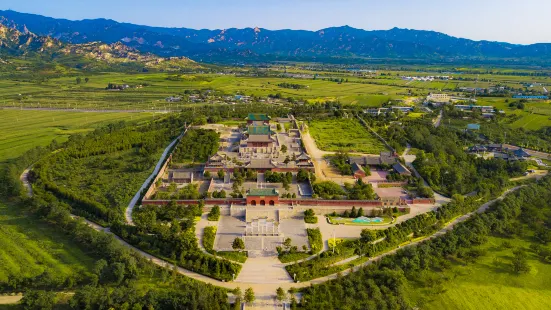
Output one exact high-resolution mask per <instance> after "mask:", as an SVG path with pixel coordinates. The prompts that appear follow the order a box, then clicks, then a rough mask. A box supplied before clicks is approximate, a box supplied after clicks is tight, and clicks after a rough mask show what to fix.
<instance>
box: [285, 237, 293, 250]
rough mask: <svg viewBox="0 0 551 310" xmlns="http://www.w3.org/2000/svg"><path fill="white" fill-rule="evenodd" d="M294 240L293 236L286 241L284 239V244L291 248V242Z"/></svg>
mask: <svg viewBox="0 0 551 310" xmlns="http://www.w3.org/2000/svg"><path fill="white" fill-rule="evenodd" d="M292 242H293V240H291V238H287V239H285V241H283V246H284V247H285V248H286V249H287V250H289V248H290V247H291V243H292Z"/></svg>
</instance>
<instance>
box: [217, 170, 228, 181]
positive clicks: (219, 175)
mask: <svg viewBox="0 0 551 310" xmlns="http://www.w3.org/2000/svg"><path fill="white" fill-rule="evenodd" d="M225 175H226V173H225V172H224V170H222V169H220V170H218V178H219V179H220V180H222V179H224V176H225Z"/></svg>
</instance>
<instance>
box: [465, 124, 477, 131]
mask: <svg viewBox="0 0 551 310" xmlns="http://www.w3.org/2000/svg"><path fill="white" fill-rule="evenodd" d="M467 129H469V130H480V124H468V125H467Z"/></svg>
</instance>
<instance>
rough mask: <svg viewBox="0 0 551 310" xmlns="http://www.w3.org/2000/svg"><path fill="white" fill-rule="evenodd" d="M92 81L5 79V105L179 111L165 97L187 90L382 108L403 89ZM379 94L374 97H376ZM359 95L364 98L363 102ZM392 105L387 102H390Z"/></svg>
mask: <svg viewBox="0 0 551 310" xmlns="http://www.w3.org/2000/svg"><path fill="white" fill-rule="evenodd" d="M88 78H89V81H88V82H84V81H83V82H81V83H80V84H77V83H76V80H75V77H61V78H52V79H49V80H47V81H41V82H35V83H33V82H20V81H13V80H4V81H2V82H1V83H0V85H1V86H2V88H1V90H0V106H9V107H21V106H23V107H58V108H86V109H92V108H95V109H97V108H107V109H146V110H162V109H165V108H166V109H177V108H178V107H179V106H180V107H181V106H182V103H179V104H178V103H166V102H165V100H164V99H165V98H166V97H169V96H175V95H179V94H182V93H183V92H184V91H185V90H206V89H210V90H216V91H219V92H223V93H225V94H228V95H234V94H238V93H239V94H246V95H254V96H268V95H270V94H277V93H279V94H281V95H282V96H283V97H294V98H302V99H309V98H310V99H313V98H327V97H334V98H336V99H343V100H344V101H346V102H358V103H361V104H366V105H374V106H379V105H380V103H381V102H382V101H381V98H380V97H383V99H384V98H386V97H391V96H392V97H396V95H397V94H398V93H400V92H403V90H402V89H401V88H400V87H395V86H387V85H377V84H364V83H355V82H349V83H346V82H345V83H337V82H332V81H329V80H322V79H318V80H313V79H294V78H280V77H237V76H234V75H213V74H192V75H177V74H169V73H151V74H124V73H105V74H97V75H91V76H89V77H88ZM109 83H114V84H129V85H134V86H135V85H142V88H130V89H126V90H123V91H112V90H106V89H105V88H106V87H107V85H108V84H109ZM280 83H292V84H299V85H303V86H304V88H301V89H292V88H283V87H280V86H278V84H280ZM371 95H373V97H372V96H371ZM357 96H360V97H359V98H357ZM384 102H386V100H384Z"/></svg>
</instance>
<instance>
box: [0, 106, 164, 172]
mask: <svg viewBox="0 0 551 310" xmlns="http://www.w3.org/2000/svg"><path fill="white" fill-rule="evenodd" d="M0 111H1V112H0V132H1V133H2V134H1V135H0V164H1V163H2V162H4V161H6V160H9V159H12V158H15V157H17V156H19V155H21V154H22V153H24V152H25V151H27V150H29V149H31V148H33V147H35V146H46V145H48V144H49V143H50V142H51V141H52V140H54V139H56V140H58V141H59V142H63V141H65V140H66V139H67V138H68V137H69V136H70V135H71V134H75V133H83V132H88V131H90V130H93V129H94V128H97V127H100V126H102V125H105V124H107V123H111V122H118V121H139V120H145V119H149V118H151V117H153V114H151V113H80V112H67V111H65V112H60V111H28V110H22V111H20V110H0Z"/></svg>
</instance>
